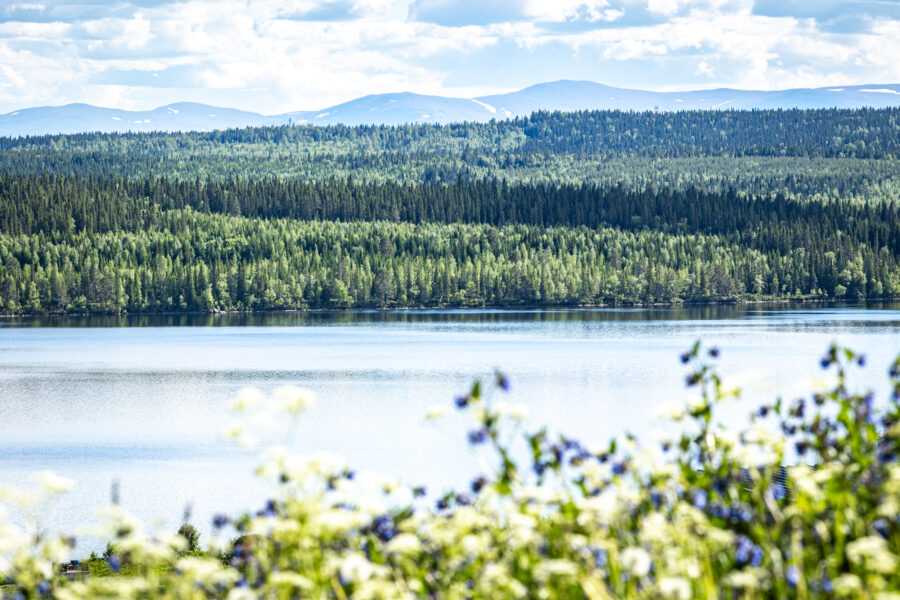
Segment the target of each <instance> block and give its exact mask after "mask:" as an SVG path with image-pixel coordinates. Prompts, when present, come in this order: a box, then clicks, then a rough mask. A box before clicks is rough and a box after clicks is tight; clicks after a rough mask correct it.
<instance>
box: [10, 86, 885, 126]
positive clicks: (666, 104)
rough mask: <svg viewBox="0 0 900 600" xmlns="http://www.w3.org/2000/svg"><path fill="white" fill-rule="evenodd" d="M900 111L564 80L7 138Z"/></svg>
mask: <svg viewBox="0 0 900 600" xmlns="http://www.w3.org/2000/svg"><path fill="white" fill-rule="evenodd" d="M898 106H900V84H863V85H853V86H830V87H821V88H792V89H784V90H771V91H763V90H738V89H732V88H718V89H710V90H687V91H677V92H650V91H643V90H633V89H628V88H618V87H613V86H607V85H604V84H601V83H596V82H593V81H583V80H582V81H576V80H566V79H563V80H559V81H552V82H544V83H538V84H535V85H532V86H529V87H526V88H523V89H521V90H518V91H515V92H509V93H506V94H492V95H487V96H479V97H476V98H453V97H446V96H433V95H424V94H416V93H413V92H397V93H386V94H371V95H367V96H362V97H360V98H355V99H353V100H349V101H347V102H343V103H340V104H336V105H333V106H329V107H325V108H322V109H320V110H306V111H292V112H286V113H281V114H276V115H263V114H260V113H256V112H252V111H245V110H239V109H234V108H228V107H221V106H213V105H208V104H202V103H197V102H175V103H171V104H166V105H164V106H159V107H157V108H154V109H152V110H145V111H129V110H122V109H115V108H107V107H99V106H94V105H91V104H85V103H71V104H66V105H63V106H39V107H31V108H23V109H19V110H16V111H12V112H10V113H7V114H4V115H0V136H4V137H20V136H29V135H52V134H75V133H85V132H95V131H99V132H106V133H112V132H128V131H131V132H142V131H143V132H148V131H172V132H174V131H211V130H216V129H229V128H242V127H252V126H265V125H285V124H295V125H303V124H311V125H333V124H338V123H340V124H345V125H399V124H405V123H452V122H462V121H489V120H491V119H507V118H514V117H519V116H526V115H529V114H531V113H532V112H535V111H539V110H549V111H552V110H562V111H575V110H625V111H629V110H631V111H647V110H659V111H681V110H730V109H734V110H750V109H791V108H865V107H868V108H887V107H898Z"/></svg>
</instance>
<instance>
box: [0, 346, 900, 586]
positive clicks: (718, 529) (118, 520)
mask: <svg viewBox="0 0 900 600" xmlns="http://www.w3.org/2000/svg"><path fill="white" fill-rule="evenodd" d="M718 355H719V350H718V349H715V348H711V349H709V350H704V349H702V348H701V347H700V345H699V344H697V345H695V346H694V347H693V348H691V349H690V350H689V351H688V352H686V353H685V354H684V355H683V356H682V361H683V362H684V363H686V364H687V366H688V375H687V384H688V385H689V386H690V387H692V388H695V389H696V390H697V395H696V397H695V399H693V400H692V401H690V402H689V403H688V404H687V405H686V406H665V407H662V410H661V412H660V415H662V416H664V417H665V418H667V419H668V420H669V421H670V425H669V427H668V428H667V430H666V432H665V433H664V434H662V436H661V437H660V438H659V439H657V440H656V441H653V442H649V441H648V440H640V439H638V438H636V437H634V436H631V435H626V436H624V437H623V438H620V439H618V440H613V441H611V442H610V443H608V444H600V445H593V444H589V443H584V442H582V441H578V440H574V439H571V438H568V437H565V436H558V435H553V434H550V433H548V432H547V431H546V430H539V431H536V432H532V433H520V432H522V431H525V432H527V431H529V430H530V429H529V427H528V426H527V421H526V419H527V416H526V411H525V410H524V409H523V407H521V406H518V405H515V404H510V403H509V402H508V401H507V400H506V399H505V397H504V396H505V394H506V393H507V392H508V391H509V388H510V385H509V380H508V379H507V378H506V377H505V376H504V375H503V374H501V373H498V374H497V376H496V379H495V381H493V382H479V383H476V384H475V385H474V386H473V387H472V388H471V390H470V391H469V392H468V393H466V394H464V395H462V396H460V397H458V398H457V399H456V400H455V402H454V404H455V406H456V407H457V408H458V409H459V410H461V411H464V412H466V413H467V414H468V415H469V416H470V418H471V423H472V425H471V427H472V428H471V430H470V431H469V433H468V443H469V444H470V445H472V446H473V447H474V448H475V449H476V450H477V451H479V452H483V453H484V457H485V458H486V459H487V461H486V462H485V465H486V468H487V465H489V464H492V466H493V469H492V470H489V471H486V472H483V473H480V474H473V479H472V483H471V488H470V489H468V490H461V491H457V492H452V493H448V494H445V495H443V496H440V497H439V498H437V499H436V501H435V502H432V500H433V498H432V499H430V500H426V499H425V498H423V497H422V496H424V495H425V491H424V490H420V489H407V488H404V487H402V486H399V485H397V484H396V483H384V484H383V485H382V486H381V487H380V488H379V489H378V491H376V492H374V493H373V492H372V491H371V490H369V491H366V489H365V488H364V486H362V485H361V484H360V483H359V478H358V477H356V476H355V473H354V472H353V471H352V470H351V469H349V468H348V467H347V465H345V464H343V463H341V462H340V461H339V460H337V459H334V458H330V457H324V456H314V457H306V458H304V457H299V456H295V455H293V454H291V452H290V451H289V450H288V449H287V448H285V447H275V448H271V449H269V450H268V451H267V452H266V453H265V454H264V456H265V462H264V463H263V464H262V466H261V467H260V469H259V475H260V476H261V477H264V478H266V479H268V480H270V481H271V482H272V484H273V486H274V489H275V490H276V495H275V496H273V498H272V499H271V500H270V501H269V502H267V504H266V506H265V507H264V508H262V509H261V510H260V511H258V512H256V513H251V514H247V515H232V516H228V515H221V516H218V517H216V519H215V521H214V523H213V525H214V527H215V529H216V531H217V532H218V539H219V540H220V542H217V543H215V544H213V548H211V551H210V552H209V553H205V552H202V551H198V550H197V538H196V535H195V532H194V530H193V529H192V528H190V527H183V528H182V529H181V535H174V536H172V535H168V536H166V535H156V534H152V533H150V532H148V531H146V530H145V529H144V527H143V526H142V524H141V523H140V522H139V521H138V520H136V519H135V518H134V517H132V516H131V515H128V514H127V513H125V512H124V511H122V510H121V509H120V508H118V507H115V506H113V507H110V509H108V511H107V512H106V515H107V522H106V523H105V524H104V526H103V528H102V529H101V531H100V532H98V533H101V534H103V535H107V536H109V539H111V540H112V541H113V543H112V544H111V545H110V546H109V547H108V551H107V554H106V556H105V557H104V558H103V559H94V560H92V561H90V562H91V569H92V571H94V572H95V576H93V577H90V578H89V579H87V580H86V581H75V582H70V581H68V579H67V578H65V577H64V576H57V575H54V561H62V560H64V559H65V558H67V557H68V555H69V554H70V553H71V552H72V550H71V546H72V543H73V540H72V539H71V538H68V537H65V536H63V537H55V536H48V535H45V534H42V533H40V529H39V528H38V523H39V521H38V520H37V519H34V520H32V521H29V523H30V524H29V526H27V527H25V528H24V529H23V528H19V527H16V526H14V525H12V524H10V523H2V524H0V528H2V529H0V530H2V534H3V535H2V537H0V540H2V545H0V572H2V573H3V574H4V575H5V576H6V577H7V586H6V587H4V588H3V589H2V590H3V595H4V597H10V598H13V597H35V596H38V595H43V596H51V597H55V598H61V599H66V598H113V597H115V598H129V597H130V598H149V597H158V598H222V597H227V598H230V599H239V598H293V597H310V598H338V599H345V598H448V599H449V598H547V599H552V598H587V599H589V600H595V599H611V598H642V599H643V598H647V599H656V598H676V599H681V600H688V599H691V598H853V599H873V600H874V599H878V600H889V599H893V598H897V597H898V595H900V569H898V567H900V520H898V514H900V461H898V458H900V456H898V452H900V357H898V359H897V360H896V361H894V363H893V365H892V366H891V369H890V378H891V388H892V390H893V391H892V394H893V395H892V397H891V398H890V399H881V400H880V401H877V400H876V399H875V398H873V396H872V395H871V394H870V393H862V394H856V393H852V392H851V390H849V389H848V386H847V374H848V371H849V370H850V369H853V368H858V367H862V366H864V364H865V357H864V356H860V355H856V354H854V353H853V352H851V351H849V350H846V349H843V348H840V347H832V348H830V349H829V350H828V351H827V353H826V354H825V355H824V356H823V357H822V359H821V363H822V367H823V369H826V370H827V371H828V373H829V375H828V376H829V377H830V378H831V379H832V382H833V383H832V384H831V385H830V387H824V388H823V389H821V390H819V391H815V392H813V393H811V394H810V395H809V396H808V397H803V398H798V399H796V400H792V401H785V400H781V399H779V400H777V401H776V402H773V403H771V404H766V405H763V406H761V407H759V408H758V409H757V410H755V411H754V412H753V413H752V415H751V416H750V418H749V424H748V426H747V427H746V428H743V429H741V430H734V429H729V428H726V427H724V426H723V425H722V424H721V423H720V422H719V420H718V419H717V415H718V413H719V411H720V409H721V404H722V403H724V402H729V401H732V399H734V398H736V397H738V396H739V391H738V390H737V389H736V388H734V387H732V384H730V383H729V382H728V379H727V378H720V377H719V375H718V374H717V373H716V371H715V368H714V363H715V359H716V357H718ZM310 400H311V399H310V397H309V396H308V394H307V393H305V392H303V391H302V390H299V389H296V388H280V389H278V390H276V391H275V392H274V393H273V394H272V395H271V396H268V397H267V396H265V395H263V394H262V393H261V392H259V391H255V390H244V391H243V392H241V394H240V395H239V396H238V398H237V400H236V403H235V407H236V409H237V410H239V411H240V412H241V414H243V415H245V416H244V419H243V420H241V421H238V422H236V423H235V424H234V425H233V426H232V427H231V428H230V430H229V432H228V433H229V435H231V436H232V437H234V438H236V439H237V440H239V441H243V442H245V443H249V442H250V439H251V436H252V434H253V433H254V431H253V428H252V427H251V424H252V423H256V422H262V421H260V420H259V419H257V418H256V417H257V416H259V415H260V414H264V415H265V414H269V415H270V416H271V414H272V412H273V411H274V413H275V414H278V415H279V416H280V419H279V421H280V422H282V423H284V422H285V416H291V417H292V418H294V419H295V418H297V417H298V416H299V415H300V414H301V413H302V412H303V410H304V409H305V408H306V406H308V404H309V402H310ZM441 410H442V409H440V408H436V409H432V410H431V412H430V416H432V417H436V416H438V415H439V414H440V412H441ZM41 482H42V486H43V490H44V494H45V495H50V496H52V495H54V494H58V493H61V492H62V491H63V490H64V489H65V488H66V487H67V486H68V485H69V482H67V481H66V480H64V479H62V478H60V477H58V476H55V475H53V474H50V473H44V474H42V475H41ZM2 498H3V500H4V501H5V502H6V503H7V504H9V505H10V506H16V507H17V508H19V509H22V508H24V509H25V510H26V511H27V510H30V509H32V507H33V506H34V505H35V502H38V501H39V497H35V496H33V495H31V494H28V493H25V492H22V491H18V492H16V491H9V490H7V491H5V492H4V493H3V495H2ZM235 537H237V539H236V540H235V541H233V542H229V543H222V541H224V540H229V539H234V538H235Z"/></svg>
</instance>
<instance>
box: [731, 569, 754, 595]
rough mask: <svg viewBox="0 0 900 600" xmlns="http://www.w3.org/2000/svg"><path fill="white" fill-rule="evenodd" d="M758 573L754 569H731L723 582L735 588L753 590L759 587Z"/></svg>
mask: <svg viewBox="0 0 900 600" xmlns="http://www.w3.org/2000/svg"><path fill="white" fill-rule="evenodd" d="M760 579H761V578H760V573H759V572H758V571H757V570H755V569H744V570H743V571H732V572H731V573H729V574H728V576H727V577H725V583H726V584H728V585H730V586H732V587H736V588H741V589H744V590H754V589H756V588H758V587H759V585H760V583H761V580H760Z"/></svg>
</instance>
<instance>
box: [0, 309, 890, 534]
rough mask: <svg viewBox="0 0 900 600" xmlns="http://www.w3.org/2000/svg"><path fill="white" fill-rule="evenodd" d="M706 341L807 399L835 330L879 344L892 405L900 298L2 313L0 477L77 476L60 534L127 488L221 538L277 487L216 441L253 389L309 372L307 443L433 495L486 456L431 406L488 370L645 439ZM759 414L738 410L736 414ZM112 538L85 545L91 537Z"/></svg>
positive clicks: (165, 514) (303, 443)
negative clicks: (222, 520) (232, 514)
mask: <svg viewBox="0 0 900 600" xmlns="http://www.w3.org/2000/svg"><path fill="white" fill-rule="evenodd" d="M697 339H701V340H703V342H704V343H706V344H709V345H716V346H718V347H719V348H721V350H722V355H721V358H720V360H719V363H720V371H721V372H722V373H724V374H739V373H746V372H748V371H753V372H755V373H756V376H755V377H754V383H752V385H751V388H752V389H751V390H750V391H748V394H749V395H750V396H751V399H753V398H754V397H755V398H765V399H770V398H773V397H774V395H775V394H776V392H777V393H781V394H783V395H784V396H785V397H788V398H792V397H794V396H796V395H798V394H800V393H801V392H802V391H803V389H806V387H807V385H808V380H809V379H810V378H815V377H820V376H821V374H822V371H821V369H820V368H819V365H818V359H819V357H820V356H821V355H822V353H823V352H824V350H825V349H826V348H827V346H828V344H829V343H831V342H832V341H835V340H837V341H839V342H841V343H842V344H844V345H847V346H849V347H851V348H854V349H857V350H859V351H862V352H865V353H866V354H867V356H868V358H869V361H868V366H867V367H866V368H865V369H864V370H863V372H862V373H860V374H859V375H858V376H856V377H854V383H856V384H858V385H861V386H863V385H864V386H868V387H872V388H873V389H875V390H876V391H877V392H878V393H879V396H880V397H881V398H886V397H887V378H886V371H887V367H888V363H889V362H890V360H892V359H893V358H894V357H895V356H896V355H897V354H898V353H900V305H898V304H879V305H870V306H868V307H861V306H833V307H828V306H822V305H815V306H814V305H803V306H797V305H730V306H704V307H679V308H639V309H638V308H636V309H583V310H522V311H513V310H509V311H495V310H467V311H396V312H356V313H348V312H335V313H272V314H254V315H188V316H157V317H146V316H142V317H90V318H88V317H66V318H63V317H60V318H8V319H3V320H0V398H2V400H0V422H2V424H3V426H2V429H0V473H2V475H0V485H10V484H12V485H27V483H28V479H29V473H31V472H33V471H37V470H41V469H52V470H54V471H57V472H58V473H61V474H63V475H66V476H68V477H70V478H72V479H74V480H76V481H77V487H76V489H75V490H74V491H73V492H71V493H70V494H68V495H66V496H64V497H63V498H62V499H61V500H60V501H59V503H58V504H57V505H56V506H55V507H53V510H52V513H51V514H50V515H49V516H47V517H46V524H47V527H48V528H50V529H55V528H65V529H68V530H72V529H73V524H83V523H86V522H89V521H91V520H92V509H93V508H94V507H98V506H102V505H104V504H105V503H107V502H108V501H109V498H110V489H111V485H112V482H113V481H114V480H115V481H118V482H119V483H118V488H119V496H120V499H121V503H122V505H123V506H124V507H125V508H127V509H129V510H131V511H133V512H135V513H137V514H138V515H140V516H141V517H143V518H145V519H147V520H149V521H155V522H157V524H158V526H160V527H164V528H168V529H170V530H171V531H174V530H175V529H176V528H177V526H178V524H179V522H180V520H181V519H182V515H183V513H184V510H185V507H186V506H187V505H190V507H191V518H192V521H193V522H194V523H195V524H197V526H198V528H200V529H201V531H204V532H205V531H208V529H209V527H208V524H209V522H210V518H211V516H212V515H213V514H214V513H216V512H220V511H235V510H239V509H249V508H254V507H257V506H258V504H259V503H260V502H261V501H262V500H263V499H264V498H265V497H266V495H267V493H268V490H266V489H265V487H264V486H263V484H261V483H260V482H258V481H256V480H255V479H254V478H253V476H252V468H253V465H254V464H255V459H254V458H253V456H252V455H251V454H247V453H245V452H243V451H241V450H239V449H236V448H235V447H234V446H233V445H231V444H230V443H227V442H225V441H223V440H221V439H220V437H219V433H220V431H221V430H222V429H223V428H224V427H225V426H226V425H227V424H228V423H229V422H230V421H231V420H232V416H231V415H230V414H229V409H228V407H229V405H230V401H231V398H232V397H233V396H234V394H235V392H236V391H237V390H239V389H240V388H242V387H244V386H247V385H253V386H259V387H261V388H263V389H264V390H270V389H272V388H274V387H276V386H278V385H283V384H296V385H299V386H301V387H304V388H308V389H310V390H312V391H314V392H315V393H316V395H317V398H318V399H317V402H316V404H315V405H314V406H313V407H312V408H311V409H310V410H309V412H308V413H307V414H306V415H304V416H303V418H302V419H301V420H300V422H299V424H298V426H297V428H296V431H295V433H294V435H293V436H292V438H291V440H290V443H291V444H292V445H293V446H295V447H297V448H298V449H300V450H302V451H304V452H313V451H318V450H324V451H328V452H331V453H334V454H338V455H340V456H343V457H346V458H347V459H348V461H349V462H350V464H351V465H353V466H354V467H355V468H357V469H359V470H361V471H374V472H378V473H381V474H385V475H390V476H395V477H398V478H400V479H401V480H402V481H404V482H405V483H408V484H411V485H418V484H423V485H426V486H428V487H429V489H430V490H432V491H434V492H437V491H440V490H441V489H444V488H447V487H449V486H451V485H456V486H465V485H466V483H467V481H468V480H469V479H470V478H471V476H473V475H475V474H477V473H478V471H479V468H480V467H479V462H478V456H477V455H476V454H475V453H474V452H473V451H472V450H471V449H469V448H468V447H467V445H466V444H465V441H464V439H465V431H466V424H465V421H464V420H463V419H462V417H461V416H460V415H457V414H450V415H449V416H448V417H447V418H446V419H444V420H442V421H437V422H431V421H426V419H425V418H424V417H425V414H426V412H427V410H428V408H429V407H430V406H431V405H433V404H435V403H442V404H444V405H446V406H448V407H449V406H452V401H453V398H454V396H455V395H457V394H458V393H460V392H464V391H466V390H467V389H468V387H469V386H470V385H471V382H472V381H473V379H474V378H477V377H482V378H488V379H489V378H491V377H492V374H493V372H494V369H496V368H501V369H503V370H504V371H505V372H506V373H508V374H509V375H510V376H511V378H512V381H513V388H512V390H511V392H510V394H509V400H510V401H515V402H524V403H525V404H527V405H528V407H529V409H530V413H531V416H530V417H529V420H528V427H529V428H530V429H537V428H538V426H540V425H542V424H546V425H548V426H550V427H551V428H552V429H553V430H555V431H562V432H566V433H568V434H571V435H573V436H575V437H579V438H581V439H583V440H594V441H597V442H605V441H606V440H608V439H609V437H610V436H612V435H618V434H621V433H622V432H624V431H625V430H631V431H634V432H636V433H638V434H641V435H644V436H646V434H647V432H648V431H650V430H651V429H652V428H654V427H659V426H661V424H660V423H657V422H656V421H655V420H654V419H653V418H652V416H651V415H652V411H653V408H654V407H655V406H656V405H658V404H660V403H662V402H663V401H669V400H673V399H682V398H687V397H689V392H688V391H687V390H685V388H684V383H683V381H684V374H685V368H684V366H683V365H681V363H680V362H679V360H678V355H679V354H680V353H681V352H682V351H684V350H685V349H687V348H688V347H689V346H690V345H691V344H692V343H693V342H694V341H695V340H697ZM748 406H749V404H747V403H745V405H732V406H730V407H729V408H728V411H727V414H726V419H727V420H732V421H734V422H735V423H739V422H741V421H742V420H743V418H744V415H745V414H746V411H747V410H749V408H748ZM268 441H281V440H268ZM100 547H102V541H98V540H92V539H90V538H87V539H86V541H85V542H84V544H83V545H82V546H81V549H83V550H85V552H89V551H90V550H91V549H97V548H100Z"/></svg>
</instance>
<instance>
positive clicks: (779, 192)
mask: <svg viewBox="0 0 900 600" xmlns="http://www.w3.org/2000/svg"><path fill="white" fill-rule="evenodd" d="M898 261H900V110H896V109H886V110H862V111H846V110H816V111H751V112H721V113H719V112H684V113H622V112H585V113H570V114H564V113H536V114H535V115H532V116H531V117H530V118H527V119H516V120H512V121H503V122H491V123H484V124H471V123H468V124H458V125H447V126H433V125H409V126H403V127H344V126H332V127H324V128H317V127H309V126H299V127H269V128H251V129H244V130H229V131H218V132H211V133H185V134H163V133H160V134H84V135H69V136H43V137H37V138H18V139H0V303H2V304H3V309H2V310H3V312H6V313H19V312H31V313H43V312H69V313H72V312H79V313H80V312H153V311H194V310H257V309H282V308H347V307H356V308H363V307H392V306H394V307H396V306H484V305H495V306H496V305H504V306H506V305H574V304H600V303H651V302H673V301H709V300H739V299H756V298H846V299H860V298H884V297H898V296H900V265H898Z"/></svg>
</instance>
